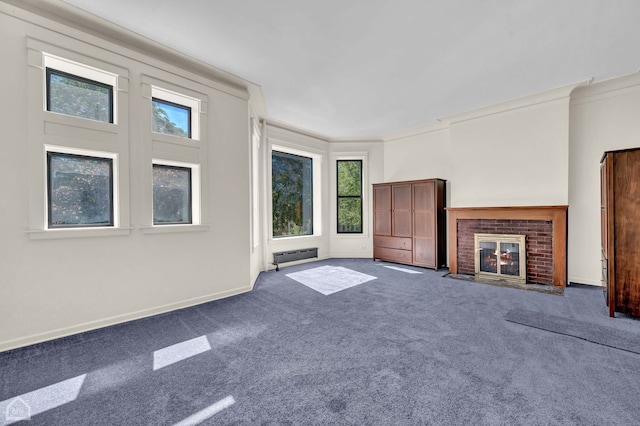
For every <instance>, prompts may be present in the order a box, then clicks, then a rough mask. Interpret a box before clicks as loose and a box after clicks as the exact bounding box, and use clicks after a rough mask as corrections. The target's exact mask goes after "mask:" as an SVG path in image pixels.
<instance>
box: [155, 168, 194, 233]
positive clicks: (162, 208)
mask: <svg viewBox="0 0 640 426" xmlns="http://www.w3.org/2000/svg"><path fill="white" fill-rule="evenodd" d="M153 223H154V225H162V224H165V225H166V224H179V223H191V169H190V168H188V167H174V166H164V165H159V164H154V165H153Z"/></svg>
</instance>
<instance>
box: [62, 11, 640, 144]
mask: <svg viewBox="0 0 640 426" xmlns="http://www.w3.org/2000/svg"><path fill="white" fill-rule="evenodd" d="M65 1H66V2H67V3H69V4H72V5H75V6H78V7H80V8H82V9H85V10H86V11H89V12H91V13H93V14H96V15H98V16H100V17H103V18H104V19H106V20H109V21H112V22H113V23H116V24H118V25H120V26H122V27H125V28H128V29H130V30H132V31H134V32H136V33H139V34H141V35H143V36H146V37H148V38H150V39H152V40H155V41H157V42H159V43H162V44H164V45H166V46H168V47H171V48H173V49H176V50H179V51H181V52H183V53H185V54H187V55H190V56H192V57H194V58H196V59H199V60H201V61H204V62H206V63H209V64H211V65H214V66H215V67H218V68H221V69H223V70H225V71H228V72H230V73H232V74H235V75H237V76H239V77H242V78H244V79H246V80H250V81H252V82H254V83H256V84H258V85H260V86H262V90H263V93H264V97H265V100H266V106H267V110H268V118H271V119H274V120H277V121H281V122H285V123H289V124H291V125H294V126H296V127H299V128H302V129H307V130H310V131H313V132H316V133H320V134H324V135H326V136H329V137H332V138H350V137H369V136H384V135H387V134H390V133H393V132H397V131H402V130H408V129H410V128H413V127H418V126H422V125H428V124H432V123H434V122H436V120H437V119H438V118H440V117H443V116H447V115H451V114H455V113H460V112H464V111H468V110H471V109H474V108H478V107H482V106H486V105H491V104H493V103H496V102H500V101H503V100H508V99H512V98H516V97H520V96H524V95H528V94H532V93H536V92H540V91H544V90H547V89H552V88H555V87H559V86H563V85H566V84H570V83H574V82H578V81H581V80H586V79H589V78H593V79H594V81H599V80H604V79H608V78H612V77H616V76H620V75H624V74H630V73H634V72H637V71H638V67H639V66H640V34H639V32H640V25H639V24H638V23H639V22H640V1H638V0H439V1H438V0H321V1H309V0H108V1H107V0H103V1H96V0H65Z"/></svg>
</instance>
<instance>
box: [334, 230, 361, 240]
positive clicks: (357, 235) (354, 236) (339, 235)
mask: <svg viewBox="0 0 640 426" xmlns="http://www.w3.org/2000/svg"><path fill="white" fill-rule="evenodd" d="M331 236H332V237H334V238H349V239H356V240H358V239H368V238H369V234H364V233H356V232H351V233H349V232H344V233H338V232H336V233H334V234H332V235H331Z"/></svg>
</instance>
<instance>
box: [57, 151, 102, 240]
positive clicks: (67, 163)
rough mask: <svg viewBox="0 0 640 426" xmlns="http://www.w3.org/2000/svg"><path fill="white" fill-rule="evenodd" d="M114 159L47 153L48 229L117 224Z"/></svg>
mask: <svg viewBox="0 0 640 426" xmlns="http://www.w3.org/2000/svg"><path fill="white" fill-rule="evenodd" d="M113 181H114V174H113V159H111V158H101V157H90V156H84V155H76V154H66V153H60V152H53V151H49V152H47V216H48V219H47V221H48V228H49V229H55V228H78V227H96V226H114V208H113V205H114V196H113Z"/></svg>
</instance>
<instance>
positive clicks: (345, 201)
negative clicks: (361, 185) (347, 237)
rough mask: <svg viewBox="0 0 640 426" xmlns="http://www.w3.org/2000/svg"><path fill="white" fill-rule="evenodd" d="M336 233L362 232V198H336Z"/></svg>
mask: <svg viewBox="0 0 640 426" xmlns="http://www.w3.org/2000/svg"><path fill="white" fill-rule="evenodd" d="M338 232H343V233H349V232H354V233H360V232H362V198H352V197H349V198H338Z"/></svg>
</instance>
